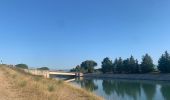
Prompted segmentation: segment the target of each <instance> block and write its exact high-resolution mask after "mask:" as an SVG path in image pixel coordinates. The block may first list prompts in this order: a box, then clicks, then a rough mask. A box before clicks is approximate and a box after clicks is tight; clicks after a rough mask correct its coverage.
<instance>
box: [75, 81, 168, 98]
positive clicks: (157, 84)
mask: <svg viewBox="0 0 170 100" xmlns="http://www.w3.org/2000/svg"><path fill="white" fill-rule="evenodd" d="M73 84H75V85H78V86H80V87H82V88H85V89H86V90H88V91H91V92H93V93H95V94H96V95H99V96H101V97H103V98H105V99H106V100H170V82H163V81H141V80H115V79H88V78H84V79H76V80H75V81H74V82H73Z"/></svg>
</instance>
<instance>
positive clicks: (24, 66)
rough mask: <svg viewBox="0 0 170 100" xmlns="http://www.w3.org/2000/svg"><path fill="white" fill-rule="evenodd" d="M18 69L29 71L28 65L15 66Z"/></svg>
mask: <svg viewBox="0 0 170 100" xmlns="http://www.w3.org/2000/svg"><path fill="white" fill-rule="evenodd" d="M15 66H16V67H17V68H22V69H28V66H27V65H26V64H17V65H15Z"/></svg>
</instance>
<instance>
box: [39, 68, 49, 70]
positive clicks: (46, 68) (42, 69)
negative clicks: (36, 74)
mask: <svg viewBox="0 0 170 100" xmlns="http://www.w3.org/2000/svg"><path fill="white" fill-rule="evenodd" d="M37 69H38V70H49V68H48V67H41V68H37Z"/></svg>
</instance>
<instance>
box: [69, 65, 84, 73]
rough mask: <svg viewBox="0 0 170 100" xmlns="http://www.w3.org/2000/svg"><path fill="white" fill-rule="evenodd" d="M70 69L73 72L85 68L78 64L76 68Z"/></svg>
mask: <svg viewBox="0 0 170 100" xmlns="http://www.w3.org/2000/svg"><path fill="white" fill-rule="evenodd" d="M70 71H71V72H83V69H82V68H81V67H80V66H79V65H77V66H76V67H75V68H73V69H71V70H70Z"/></svg>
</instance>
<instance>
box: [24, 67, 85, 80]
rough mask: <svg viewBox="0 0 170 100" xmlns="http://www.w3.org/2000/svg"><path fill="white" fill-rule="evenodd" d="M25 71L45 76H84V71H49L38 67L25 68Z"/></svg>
mask: <svg viewBox="0 0 170 100" xmlns="http://www.w3.org/2000/svg"><path fill="white" fill-rule="evenodd" d="M24 71H25V72H28V73H31V74H33V75H41V76H44V77H45V78H50V75H65V76H75V77H82V76H83V73H78V72H74V73H71V72H61V71H47V70H37V69H24Z"/></svg>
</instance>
